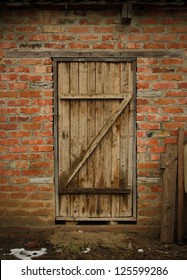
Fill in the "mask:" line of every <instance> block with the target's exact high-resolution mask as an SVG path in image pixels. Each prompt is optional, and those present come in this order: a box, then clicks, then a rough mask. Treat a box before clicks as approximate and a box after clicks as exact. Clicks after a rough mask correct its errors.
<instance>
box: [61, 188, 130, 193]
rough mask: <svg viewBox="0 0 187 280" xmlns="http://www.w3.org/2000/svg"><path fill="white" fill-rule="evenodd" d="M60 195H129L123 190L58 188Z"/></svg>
mask: <svg viewBox="0 0 187 280" xmlns="http://www.w3.org/2000/svg"><path fill="white" fill-rule="evenodd" d="M59 193H60V194H129V193H131V190H130V189H124V188H60V190H59Z"/></svg>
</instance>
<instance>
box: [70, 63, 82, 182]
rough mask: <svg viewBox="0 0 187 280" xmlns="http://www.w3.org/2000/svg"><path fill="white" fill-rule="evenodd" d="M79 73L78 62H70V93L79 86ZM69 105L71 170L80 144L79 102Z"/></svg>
mask: <svg viewBox="0 0 187 280" xmlns="http://www.w3.org/2000/svg"><path fill="white" fill-rule="evenodd" d="M78 78H79V73H78V62H71V64H70V81H71V83H70V93H71V94H77V92H78V86H79V80H78ZM70 103H71V114H70V120H69V122H70V128H71V138H70V147H71V154H70V158H71V170H72V169H73V168H74V167H75V166H76V162H77V160H78V158H79V156H80V143H79V141H78V139H79V102H78V101H77V100H75V101H74V100H73V101H70ZM78 183H79V177H78V175H76V176H75V177H74V178H73V180H72V182H71V187H78Z"/></svg>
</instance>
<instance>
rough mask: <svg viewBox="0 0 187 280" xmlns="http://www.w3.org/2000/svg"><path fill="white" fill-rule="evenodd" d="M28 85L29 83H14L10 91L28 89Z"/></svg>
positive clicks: (10, 85)
mask: <svg viewBox="0 0 187 280" xmlns="http://www.w3.org/2000/svg"><path fill="white" fill-rule="evenodd" d="M27 88H28V84H27V83H22V82H14V83H9V89H11V90H12V89H13V90H15V89H20V90H21V89H27Z"/></svg>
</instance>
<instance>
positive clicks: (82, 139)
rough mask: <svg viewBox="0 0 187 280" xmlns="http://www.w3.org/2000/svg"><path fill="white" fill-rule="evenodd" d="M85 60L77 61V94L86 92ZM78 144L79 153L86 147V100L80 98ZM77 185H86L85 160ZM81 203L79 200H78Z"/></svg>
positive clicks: (86, 68)
mask: <svg viewBox="0 0 187 280" xmlns="http://www.w3.org/2000/svg"><path fill="white" fill-rule="evenodd" d="M87 66H88V65H87V62H83V63H82V62H80V63H79V94H80V95H84V93H86V94H87V83H88V67H87ZM78 118H79V138H78V141H79V146H80V154H83V153H84V151H85V150H86V148H87V101H85V100H81V101H80V103H79V116H78ZM79 186H80V188H81V187H82V188H86V187H87V162H85V163H84V164H83V165H82V166H81V168H80V170H79ZM80 203H81V202H80Z"/></svg>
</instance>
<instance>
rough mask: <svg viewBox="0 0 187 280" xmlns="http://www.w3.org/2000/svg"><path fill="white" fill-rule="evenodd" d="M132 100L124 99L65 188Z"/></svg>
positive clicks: (70, 176)
mask: <svg viewBox="0 0 187 280" xmlns="http://www.w3.org/2000/svg"><path fill="white" fill-rule="evenodd" d="M131 99H132V96H131V95H129V96H128V97H127V98H125V99H123V100H122V102H121V103H120V104H119V105H118V106H117V107H116V109H115V111H114V112H113V114H112V115H111V117H110V118H109V119H108V121H107V122H106V123H105V125H104V126H103V128H102V129H101V130H100V131H99V133H98V134H97V135H96V137H95V138H94V140H93V141H92V143H91V144H90V146H88V148H87V150H86V151H85V153H84V155H83V156H82V158H81V159H80V161H79V163H78V164H77V166H76V167H75V169H74V170H73V171H72V172H71V173H70V174H69V176H68V179H67V181H66V182H65V184H63V188H67V186H68V185H69V183H70V182H71V180H72V179H73V178H74V177H75V175H76V174H77V172H78V171H79V170H80V168H81V167H82V166H83V164H84V163H85V162H86V160H87V159H88V157H89V156H90V155H91V154H92V153H93V151H94V150H95V148H96V147H97V145H98V144H99V143H100V141H101V140H102V139H103V137H104V135H105V134H106V133H107V131H108V130H109V129H110V127H111V126H112V125H113V123H114V122H115V121H116V119H117V117H118V116H119V115H120V114H121V113H122V112H123V110H124V109H125V107H126V106H127V105H128V104H129V102H130V100H131Z"/></svg>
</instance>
